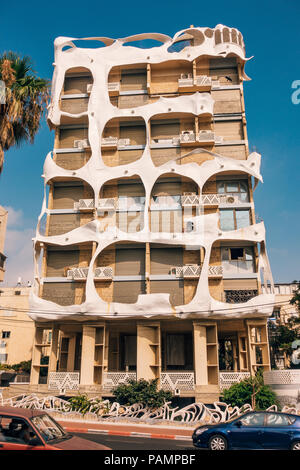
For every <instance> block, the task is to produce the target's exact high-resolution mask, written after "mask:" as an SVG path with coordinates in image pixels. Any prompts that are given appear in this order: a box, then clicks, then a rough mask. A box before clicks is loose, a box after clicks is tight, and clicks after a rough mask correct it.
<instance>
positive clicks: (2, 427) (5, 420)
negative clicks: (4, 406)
mask: <svg viewBox="0 0 300 470" xmlns="http://www.w3.org/2000/svg"><path fill="white" fill-rule="evenodd" d="M35 437H37V436H36V433H35V432H34V431H33V429H32V428H31V426H29V424H28V423H27V421H26V420H24V419H22V418H17V417H13V416H4V415H2V416H1V415H0V442H10V443H13V444H23V445H27V444H28V443H29V441H30V440H31V439H33V438H35Z"/></svg>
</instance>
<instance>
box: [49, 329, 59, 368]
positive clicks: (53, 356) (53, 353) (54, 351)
mask: <svg viewBox="0 0 300 470" xmlns="http://www.w3.org/2000/svg"><path fill="white" fill-rule="evenodd" d="M58 337H59V328H58V327H53V328H52V336H51V349H50V356H49V369H48V371H49V372H56V367H57V360H58Z"/></svg>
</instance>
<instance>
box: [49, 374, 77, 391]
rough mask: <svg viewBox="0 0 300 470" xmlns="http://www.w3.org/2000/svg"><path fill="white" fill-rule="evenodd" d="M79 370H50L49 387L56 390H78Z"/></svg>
mask: <svg viewBox="0 0 300 470" xmlns="http://www.w3.org/2000/svg"><path fill="white" fill-rule="evenodd" d="M79 378H80V375H79V372H49V378H48V389H49V390H53V391H54V390H56V391H58V390H59V391H64V390H78V389H79Z"/></svg>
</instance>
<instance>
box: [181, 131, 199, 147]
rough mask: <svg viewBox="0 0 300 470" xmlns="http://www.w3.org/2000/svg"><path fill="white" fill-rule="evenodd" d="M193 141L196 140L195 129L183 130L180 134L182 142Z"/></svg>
mask: <svg viewBox="0 0 300 470" xmlns="http://www.w3.org/2000/svg"><path fill="white" fill-rule="evenodd" d="M191 142H192V143H193V142H196V134H195V132H193V131H183V132H181V134H180V143H181V144H185V143H191Z"/></svg>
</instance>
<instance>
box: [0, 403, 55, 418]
mask: <svg viewBox="0 0 300 470" xmlns="http://www.w3.org/2000/svg"><path fill="white" fill-rule="evenodd" d="M1 414H5V415H9V416H13V417H19V418H33V416H40V415H41V414H46V412H45V411H44V410H31V409H28V408H16V407H14V406H0V415H1Z"/></svg>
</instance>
